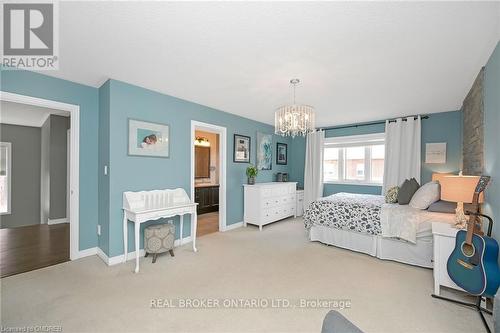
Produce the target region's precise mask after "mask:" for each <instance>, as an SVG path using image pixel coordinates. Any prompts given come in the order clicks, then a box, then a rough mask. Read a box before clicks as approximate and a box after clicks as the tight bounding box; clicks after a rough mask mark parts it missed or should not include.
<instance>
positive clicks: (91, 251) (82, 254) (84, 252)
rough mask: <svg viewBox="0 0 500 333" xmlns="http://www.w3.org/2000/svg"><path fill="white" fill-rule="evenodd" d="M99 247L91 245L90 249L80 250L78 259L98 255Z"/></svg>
mask: <svg viewBox="0 0 500 333" xmlns="http://www.w3.org/2000/svg"><path fill="white" fill-rule="evenodd" d="M97 249H98V247H91V248H90V249H85V250H81V251H78V258H77V259H80V258H85V257H89V256H93V255H96V254H97Z"/></svg>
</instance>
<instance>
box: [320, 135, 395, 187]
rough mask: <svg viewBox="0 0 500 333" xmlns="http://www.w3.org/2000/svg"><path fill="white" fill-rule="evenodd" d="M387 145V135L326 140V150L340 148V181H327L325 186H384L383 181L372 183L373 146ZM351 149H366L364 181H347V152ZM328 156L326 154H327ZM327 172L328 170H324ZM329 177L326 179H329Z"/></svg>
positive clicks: (353, 136)
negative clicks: (347, 149)
mask: <svg viewBox="0 0 500 333" xmlns="http://www.w3.org/2000/svg"><path fill="white" fill-rule="evenodd" d="M379 145H385V133H374V134H363V135H351V136H339V137H330V138H325V143H324V149H326V148H338V149H339V150H338V180H325V181H324V182H323V183H324V184H335V185H363V186H382V184H383V179H382V180H380V182H374V181H371V173H372V172H371V167H372V163H371V161H372V156H371V155H372V146H379ZM350 147H364V149H365V151H364V160H365V163H364V168H363V174H364V176H365V177H364V179H363V180H355V179H346V175H345V173H346V170H345V156H344V155H345V150H346V148H350ZM325 156H326V154H325ZM324 170H326V168H324ZM327 178H328V177H324V179H327Z"/></svg>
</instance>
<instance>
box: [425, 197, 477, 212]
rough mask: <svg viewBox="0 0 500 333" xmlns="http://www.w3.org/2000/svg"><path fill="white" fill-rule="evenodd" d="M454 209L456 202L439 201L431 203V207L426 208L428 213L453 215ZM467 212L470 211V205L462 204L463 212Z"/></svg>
mask: <svg viewBox="0 0 500 333" xmlns="http://www.w3.org/2000/svg"><path fill="white" fill-rule="evenodd" d="M455 209H457V203H456V202H450V201H444V200H439V201H436V202H435V203H433V204H432V205H430V206H429V208H428V211H429V212H435V213H450V214H455ZM469 210H472V205H471V204H464V211H469Z"/></svg>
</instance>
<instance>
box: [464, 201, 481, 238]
mask: <svg viewBox="0 0 500 333" xmlns="http://www.w3.org/2000/svg"><path fill="white" fill-rule="evenodd" d="M479 194H480V193H477V192H475V193H474V197H473V198H472V202H473V206H474V207H473V210H474V211H476V212H479V204H477V202H478V199H479ZM476 223H477V216H476V215H474V214H469V221H467V236H466V237H465V242H466V243H467V244H469V245H471V244H472V237H473V236H474V232H475V231H477V230H475V229H476Z"/></svg>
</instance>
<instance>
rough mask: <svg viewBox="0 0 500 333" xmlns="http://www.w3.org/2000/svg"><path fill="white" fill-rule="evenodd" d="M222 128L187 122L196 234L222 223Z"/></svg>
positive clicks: (211, 230)
mask: <svg viewBox="0 0 500 333" xmlns="http://www.w3.org/2000/svg"><path fill="white" fill-rule="evenodd" d="M225 156H226V128H225V127H220V126H216V125H212V124H207V123H200V122H196V121H192V123H191V198H194V201H195V202H196V203H198V207H197V214H198V226H197V233H196V235H197V237H200V236H204V235H207V234H211V233H214V232H218V231H224V230H225V226H226V159H225Z"/></svg>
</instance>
